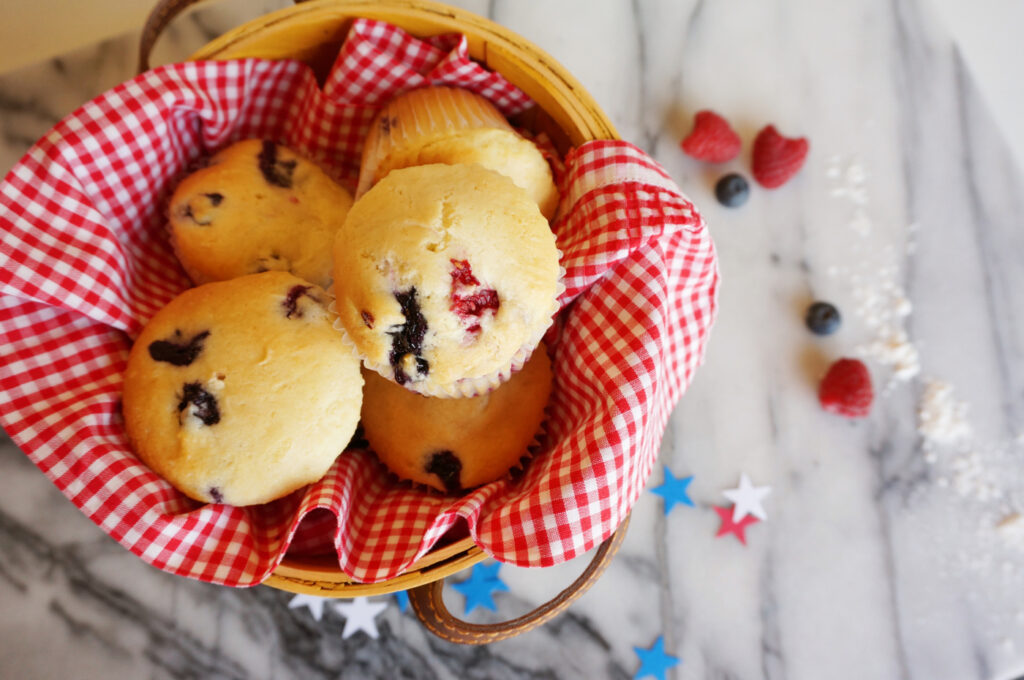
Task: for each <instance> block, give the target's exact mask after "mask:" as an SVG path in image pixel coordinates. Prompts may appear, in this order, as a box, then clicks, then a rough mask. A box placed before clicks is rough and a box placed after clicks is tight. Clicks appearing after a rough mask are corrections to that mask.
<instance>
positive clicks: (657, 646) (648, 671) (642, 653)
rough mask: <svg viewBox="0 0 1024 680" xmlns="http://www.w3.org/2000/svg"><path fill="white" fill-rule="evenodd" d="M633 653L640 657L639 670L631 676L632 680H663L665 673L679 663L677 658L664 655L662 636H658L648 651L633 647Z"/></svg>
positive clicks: (663, 639) (663, 638)
mask: <svg viewBox="0 0 1024 680" xmlns="http://www.w3.org/2000/svg"><path fill="white" fill-rule="evenodd" d="M633 651H634V652H636V655H637V656H639V657H640V670H638V671H637V672H636V675H634V676H633V680H639V679H640V678H658V680H665V671H667V670H668V669H669V668H672V667H673V666H675V665H676V664H678V663H679V657H676V656H672V655H671V654H666V653H665V636H664V635H659V636H658V639H657V640H655V641H654V646H652V647H651V648H650V649H644V648H643V647H634V648H633Z"/></svg>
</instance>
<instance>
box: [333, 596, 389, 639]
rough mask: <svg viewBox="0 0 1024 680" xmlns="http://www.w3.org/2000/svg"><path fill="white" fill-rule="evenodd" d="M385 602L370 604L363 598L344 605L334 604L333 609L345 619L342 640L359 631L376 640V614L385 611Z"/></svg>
mask: <svg viewBox="0 0 1024 680" xmlns="http://www.w3.org/2000/svg"><path fill="white" fill-rule="evenodd" d="M387 606H388V604H387V602H370V601H369V600H368V599H366V598H365V597H357V598H354V599H353V600H352V601H351V602H346V603H345V604H336V605H334V608H335V609H336V610H338V613H340V614H341V615H342V616H344V617H345V630H343V631H342V632H341V637H342V639H348V638H350V637H352V636H353V635H355V634H356V633H357V632H359V631H363V632H364V633H366V634H367V635H369V636H370V637H372V638H373V639H374V640H376V639H377V635H378V633H377V622H376V621H374V619H375V618H376V617H377V614H380V613H381V612H382V611H384V610H385V609H387Z"/></svg>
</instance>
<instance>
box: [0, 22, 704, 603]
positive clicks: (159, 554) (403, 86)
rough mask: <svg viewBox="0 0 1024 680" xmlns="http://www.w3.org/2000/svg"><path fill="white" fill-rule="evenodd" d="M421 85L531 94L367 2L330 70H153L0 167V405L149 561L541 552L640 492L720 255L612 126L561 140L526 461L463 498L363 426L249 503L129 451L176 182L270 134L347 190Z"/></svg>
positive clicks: (565, 554) (76, 498) (62, 477)
mask: <svg viewBox="0 0 1024 680" xmlns="http://www.w3.org/2000/svg"><path fill="white" fill-rule="evenodd" d="M430 84H449V85H453V86H465V87H467V88H468V89H471V90H473V91H475V92H477V93H480V94H483V95H484V96H486V97H487V98H488V99H490V100H491V101H492V102H493V103H495V104H496V105H497V106H498V108H499V110H500V111H501V112H502V114H503V115H504V116H506V117H509V116H513V115H515V114H517V113H519V112H522V111H523V110H525V109H526V108H527V107H529V106H530V105H531V103H530V101H529V99H528V98H526V96H525V95H523V93H522V92H521V91H519V90H518V89H516V88H515V87H513V86H511V85H510V84H509V83H508V82H507V81H505V80H504V79H502V78H501V77H500V76H498V75H496V74H493V73H489V72H487V71H486V70H485V69H483V68H482V67H481V66H480V65H479V64H476V63H475V62H473V61H472V60H471V59H469V56H468V50H467V46H466V41H465V39H464V38H462V37H461V36H450V35H449V36H434V37H432V38H430V39H429V40H419V39H416V38H413V37H412V36H410V35H408V34H406V33H404V32H403V31H400V30H398V29H396V28H394V27H393V26H389V25H387V24H384V23H382V22H375V21H365V20H357V21H355V22H353V24H352V26H351V31H350V34H349V36H348V38H347V40H346V41H345V43H344V44H343V45H342V48H341V51H340V53H339V55H338V59H337V62H336V64H335V67H334V69H333V70H332V71H331V73H330V74H328V77H327V80H326V81H325V83H324V84H323V86H322V87H321V86H320V85H319V84H318V83H317V80H316V78H315V77H314V75H313V73H312V71H311V70H310V69H309V68H308V67H307V66H305V65H304V64H301V63H298V62H291V61H268V60H262V59H242V60H235V61H225V62H198V63H186V64H172V65H168V66H163V67H159V68H157V69H154V70H152V71H148V72H146V73H145V74H142V75H140V76H138V77H136V78H134V79H132V80H131V81H128V82H126V83H124V84H122V85H120V86H118V87H116V88H114V89H113V90H111V91H109V92H106V93H104V94H103V95H101V96H100V97H97V98H96V99H95V100H93V101H91V102H88V103H87V104H85V105H84V106H83V107H81V108H80V109H79V110H77V111H75V112H74V113H72V114H71V115H70V116H69V117H67V118H66V119H65V120H63V121H61V122H60V123H58V124H57V126H55V127H54V129H53V130H51V131H50V132H49V133H48V134H47V135H46V136H45V137H43V138H42V139H41V140H40V141H39V142H38V143H37V144H36V145H35V146H33V147H32V149H30V150H29V152H28V153H27V154H26V155H25V156H24V157H23V158H22V159H21V160H20V161H19V162H18V163H17V164H16V165H15V167H14V168H13V169H12V170H11V171H10V172H9V173H8V175H7V176H6V178H5V179H4V181H3V182H2V183H0V258H2V262H0V401H2V402H3V404H4V407H3V408H2V409H0V424H2V426H3V428H4V430H5V431H6V432H7V434H8V435H9V436H10V437H11V439H13V440H14V441H15V442H16V443H17V444H18V446H20V447H21V448H22V450H23V451H24V452H25V453H26V454H27V455H28V457H29V458H30V459H31V460H32V461H33V463H34V464H35V465H37V466H38V467H39V469H40V470H41V471H42V472H43V473H44V474H45V475H46V476H47V478H49V479H50V480H51V481H52V482H53V483H54V485H55V486H56V487H57V488H58V489H59V490H60V491H61V492H62V493H63V494H64V495H65V496H66V497H67V498H68V499H69V500H71V502H73V503H74V504H75V505H76V506H77V507H78V508H80V509H81V510H82V512H83V513H84V514H86V515H87V516H88V517H89V518H90V519H92V520H93V521H94V522H95V523H96V524H97V526H99V527H100V528H101V529H102V530H103V531H105V532H107V533H108V534H109V535H110V536H111V537H113V538H114V539H115V540H117V541H118V542H119V543H121V545H123V546H124V547H125V548H126V549H128V550H130V551H132V552H133V553H135V554H136V555H138V556H139V557H140V558H141V559H143V560H145V561H146V562H147V563H149V564H151V565H153V566H155V567H157V568H159V569H162V570H165V571H167V572H169V573H173V574H178V575H181V576H186V577H190V578H195V579H199V580H202V581H208V582H212V583H220V584H225V585H231V586H249V585H254V584H257V583H260V582H262V581H264V580H265V579H266V578H267V577H268V576H269V574H270V573H271V572H272V571H273V570H274V569H275V568H276V567H277V565H278V564H279V563H280V561H281V560H282V558H283V557H284V554H285V552H286V551H289V549H290V548H292V547H294V548H295V549H296V550H301V551H302V552H303V553H304V554H310V553H318V552H319V553H327V554H335V555H336V557H337V561H338V566H339V569H340V570H341V571H343V572H344V573H345V574H347V575H348V576H350V577H351V578H353V579H355V580H359V581H363V582H369V583H372V582H379V581H384V580H388V579H391V578H393V577H394V576H396V575H398V574H400V573H402V572H403V571H405V570H406V569H407V568H408V567H409V566H410V565H411V564H413V563H414V562H415V561H416V560H417V559H419V558H420V557H422V556H423V555H424V554H425V553H427V552H428V551H430V550H431V548H432V546H434V545H435V544H436V542H437V541H438V540H440V539H441V538H442V537H443V536H444V535H445V534H446V533H447V532H448V531H450V530H451V529H453V528H455V527H456V526H458V527H462V528H463V529H464V530H466V531H468V533H469V535H470V536H471V537H472V539H473V541H474V542H475V543H476V544H477V545H479V546H480V547H481V548H482V549H483V550H485V551H486V552H487V553H489V554H491V555H493V556H494V557H496V558H498V559H499V560H501V561H503V562H508V563H512V564H517V565H521V566H533V567H541V566H548V565H551V564H557V563H559V562H563V561H565V560H568V559H571V558H573V557H575V556H577V555H579V554H582V553H583V552H585V551H587V550H589V549H590V548H592V547H594V546H595V545H596V544H597V543H599V542H600V541H602V540H604V539H605V538H607V536H609V535H610V534H611V532H612V531H614V529H615V528H616V527H617V526H618V525H619V523H620V522H621V521H622V519H623V517H625V515H626V513H628V512H629V509H630V507H631V506H632V504H633V503H634V502H635V501H636V499H637V498H638V496H639V494H640V492H641V490H642V489H643V486H644V483H645V481H646V479H647V476H648V475H649V473H650V471H651V469H652V466H653V462H654V460H655V458H656V457H657V454H658V450H659V446H660V441H661V437H662V433H663V432H664V428H665V426H666V423H667V422H668V417H669V415H670V413H671V411H672V407H673V405H674V404H675V403H676V401H677V399H678V398H679V396H680V395H681V394H682V391H683V390H684V389H685V387H686V385H687V384H688V382H689V380H690V378H691V376H692V375H693V372H694V371H695V370H696V368H697V365H698V364H699V363H700V360H701V357H702V356H703V352H704V347H705V343H706V340H707V337H708V333H709V330H710V327H711V324H712V321H713V319H714V317H715V313H716V310H717V282H718V270H717V264H716V259H715V254H714V247H713V244H712V243H711V239H710V237H709V235H708V232H707V228H706V227H705V225H704V223H703V221H702V219H701V217H700V215H699V213H698V212H697V210H696V209H695V208H694V207H693V205H692V204H691V203H690V202H689V201H688V200H687V199H686V198H685V197H684V196H683V195H682V194H681V192H679V190H678V188H677V187H676V186H675V185H674V183H672V181H671V179H670V178H669V177H668V175H667V173H665V172H664V170H663V169H662V168H661V167H660V166H659V165H658V164H657V163H655V162H654V161H652V160H651V159H650V158H649V157H648V156H646V155H645V154H644V153H643V152H642V151H640V150H639V149H637V148H636V147H634V146H632V145H630V144H628V143H625V142H617V141H600V142H589V143H587V144H584V145H582V146H581V147H579V148H578V149H572V150H569V152H568V153H567V154H566V157H565V173H564V175H563V176H562V178H561V182H560V184H559V189H560V190H561V195H562V196H563V197H565V200H566V201H567V202H568V203H567V204H563V209H562V216H561V217H560V219H558V220H557V221H556V222H555V223H553V224H552V229H553V231H554V232H555V234H556V235H557V242H558V247H559V248H560V249H561V251H562V257H561V261H560V264H561V266H562V267H563V268H564V276H563V278H562V284H563V286H564V291H562V292H561V293H560V294H559V303H560V304H561V307H562V311H561V313H559V314H558V315H557V317H556V320H555V322H554V325H553V328H552V329H550V330H549V331H548V334H547V337H546V338H545V341H546V342H547V343H548V347H549V349H550V352H551V356H552V370H553V371H554V374H555V391H554V393H553V394H552V399H551V402H550V404H549V414H548V419H547V423H546V426H545V427H546V431H547V433H548V434H547V436H546V437H544V438H543V441H542V442H541V449H540V451H538V452H537V454H536V455H535V456H534V458H533V459H532V461H531V462H530V464H529V465H527V466H526V468H525V470H524V471H523V473H522V475H521V476H518V477H516V478H515V479H511V478H510V479H503V480H499V481H497V482H494V483H492V484H487V485H485V486H483V487H480V488H478V489H475V490H473V491H471V492H469V493H467V494H465V495H464V496H460V497H451V496H441V495H439V494H426V493H423V492H422V491H419V490H416V489H410V488H408V487H407V486H404V485H400V484H395V482H394V480H393V479H392V478H391V477H390V475H389V474H388V473H386V471H385V470H383V469H382V468H381V466H380V465H379V463H378V462H377V461H376V458H375V457H374V456H373V455H372V454H371V453H370V452H369V451H366V450H365V449H362V448H359V447H358V446H353V447H352V448H350V449H349V450H347V451H346V452H345V453H344V454H343V455H341V456H339V457H338V459H337V460H336V461H335V463H334V465H333V466H332V468H331V470H330V471H329V472H328V474H327V475H326V476H325V477H324V478H323V479H321V480H320V481H319V482H317V483H315V484H312V485H310V486H309V487H307V488H306V489H303V490H301V491H298V492H296V493H293V494H291V495H290V496H288V497H286V498H283V499H280V500H279V501H275V502H273V503H268V504H266V505H262V506H253V507H248V508H237V507H231V506H226V505H220V504H209V505H201V504H198V503H196V502H194V501H191V500H190V499H188V498H187V497H185V496H184V495H183V494H181V493H179V492H178V491H176V490H175V489H174V488H173V487H172V486H171V485H170V484H168V483H167V482H166V481H165V480H163V479H161V478H159V477H158V476H157V475H156V474H155V473H153V472H152V470H150V469H149V468H148V467H146V466H145V465H143V464H142V463H141V462H140V461H139V459H138V458H137V457H136V456H135V454H134V453H133V452H132V450H131V448H130V446H129V444H128V442H127V438H126V436H125V432H124V427H123V424H122V421H121V417H120V410H119V408H120V407H119V402H120V396H121V384H122V379H123V378H122V376H123V373H124V369H125V364H126V361H127V356H128V352H129V350H130V347H131V344H132V339H133V338H135V337H137V336H138V334H139V332H140V330H141V328H142V326H143V325H144V324H145V322H146V321H147V320H148V319H150V318H151V317H152V316H153V315H154V314H155V313H156V312H157V311H158V310H159V309H160V308H161V307H163V306H164V305H165V304H166V303H167V302H169V301H170V300H171V299H172V298H174V297H175V296H176V295H178V294H179V293H180V292H182V291H183V290H185V289H186V288H188V287H190V285H191V284H190V282H189V280H188V278H187V277H186V276H185V273H184V272H183V271H182V269H181V268H180V266H179V264H178V263H177V261H176V259H175V257H174V254H173V251H172V250H171V247H170V245H169V243H168V241H167V238H166V235H165V234H164V228H165V226H166V216H165V214H164V212H163V211H164V206H165V204H166V201H167V198H168V196H169V194H170V191H171V189H172V187H173V183H174V181H175V179H176V178H177V177H180V176H181V174H182V173H183V172H184V171H185V170H186V169H187V168H188V167H189V166H190V164H191V163H193V162H194V161H196V160H197V159H198V158H200V157H202V156H204V155H206V154H208V153H210V152H213V151H216V150H218V149H220V148H223V147H224V146H226V145H227V144H229V143H231V142H233V141H236V140H239V139H247V138H263V139H272V140H275V141H277V142H279V143H282V144H285V145H287V146H289V147H291V148H294V149H295V150H296V151H298V152H300V153H302V154H303V155H305V156H307V157H308V158H311V159H314V160H315V161H317V162H319V163H320V164H321V165H322V166H323V167H324V168H325V169H326V170H327V171H328V172H329V173H330V174H332V176H334V177H336V178H337V179H339V180H340V181H341V182H343V183H344V184H345V185H346V186H348V187H352V188H354V187H355V183H356V179H357V175H358V170H359V158H360V152H361V145H362V141H363V140H364V139H365V136H366V133H367V130H368V129H369V126H370V123H371V121H372V119H373V116H374V115H375V114H376V113H377V111H378V109H379V107H380V106H381V105H382V104H383V103H384V102H387V101H389V100H390V99H391V98H393V97H394V95H395V94H396V93H398V92H402V91H406V90H409V89H413V88H420V87H425V86H427V85H430ZM554 309H555V307H554V305H553V307H552V311H554ZM335 311H336V306H335ZM567 518H571V520H569V519H567ZM567 522H568V523H567Z"/></svg>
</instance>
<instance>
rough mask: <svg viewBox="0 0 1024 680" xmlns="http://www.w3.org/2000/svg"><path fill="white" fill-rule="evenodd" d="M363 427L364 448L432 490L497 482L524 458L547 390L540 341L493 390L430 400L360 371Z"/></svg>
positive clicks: (548, 366)
mask: <svg viewBox="0 0 1024 680" xmlns="http://www.w3.org/2000/svg"><path fill="white" fill-rule="evenodd" d="M364 377H365V379H366V387H365V388H364V391H363V415H362V422H363V430H364V433H365V435H366V440H367V441H368V442H369V444H370V448H371V449H373V451H374V452H375V453H376V454H377V457H378V458H380V460H381V461H382V462H383V463H384V464H385V465H386V466H387V467H388V468H389V469H390V470H391V471H392V472H394V473H395V474H396V475H398V476H399V477H401V478H402V479H407V480H410V481H413V482H416V483H418V484H425V485H427V486H431V487H433V488H435V489H437V490H438V491H444V492H447V493H461V492H463V491H464V490H466V489H472V488H473V487H476V486H479V485H481V484H486V483H487V482H493V481H494V480H496V479H501V478H502V477H503V476H505V474H506V473H507V472H508V471H509V469H511V468H513V467H516V466H517V465H518V464H519V461H520V460H521V459H522V458H523V457H524V456H526V455H527V452H528V449H529V447H530V445H531V444H532V443H533V442H534V437H535V436H536V435H537V434H538V431H539V429H540V426H541V423H542V422H543V420H544V407H545V406H546V405H547V402H548V397H549V396H550V394H551V363H550V361H549V360H548V355H547V352H546V351H545V349H544V347H543V345H542V346H541V347H539V348H538V349H537V351H536V352H534V353H533V356H531V357H530V360H529V361H528V362H526V365H525V366H523V369H522V370H521V371H519V372H518V373H516V374H515V375H513V376H512V378H511V379H510V380H509V381H508V382H506V383H504V384H503V385H502V386H501V387H499V388H497V389H496V390H494V391H493V392H490V393H488V394H484V395H481V396H477V397H469V398H466V399H436V398H433V397H424V396H421V395H418V394H416V393H414V392H410V391H409V390H405V389H402V388H401V387H399V386H398V385H396V384H394V383H393V382H391V381H390V380H385V379H384V378H381V377H380V376H378V375H376V374H375V373H373V372H371V371H364Z"/></svg>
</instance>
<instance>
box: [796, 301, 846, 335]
mask: <svg viewBox="0 0 1024 680" xmlns="http://www.w3.org/2000/svg"><path fill="white" fill-rule="evenodd" d="M841 321H842V317H841V316H839V310H838V309H836V307H835V305H833V304H830V303H828V302H815V303H814V304H812V305H811V306H810V307H808V308H807V316H806V317H804V322H805V323H806V324H807V328H809V329H810V330H811V332H812V333H814V334H815V335H831V334H832V333H835V332H836V330H837V329H838V328H839V324H840V322H841Z"/></svg>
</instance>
